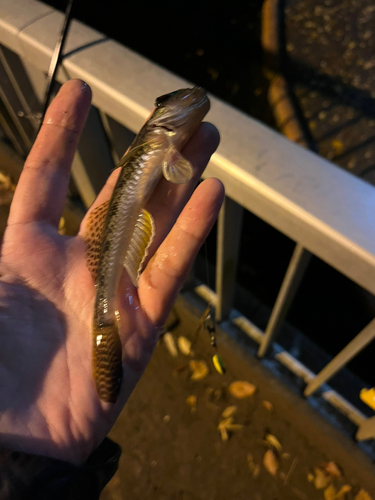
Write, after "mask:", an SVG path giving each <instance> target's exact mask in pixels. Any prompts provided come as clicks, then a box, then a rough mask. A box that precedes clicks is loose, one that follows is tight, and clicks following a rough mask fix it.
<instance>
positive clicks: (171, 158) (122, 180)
mask: <svg viewBox="0 0 375 500" xmlns="http://www.w3.org/2000/svg"><path fill="white" fill-rule="evenodd" d="M209 109H210V101H209V98H208V96H207V94H206V92H205V91H204V89H202V88H201V87H193V88H186V89H180V90H176V91H174V92H171V93H169V94H165V95H162V96H161V97H158V98H157V99H156V102H155V108H154V110H153V112H152V114H151V116H150V118H149V119H148V120H147V121H146V123H145V124H144V125H143V127H142V128H141V130H140V131H139V133H138V134H137V136H136V137H135V139H134V141H133V142H132V144H131V146H130V148H129V149H128V151H127V152H126V153H125V155H124V156H123V157H122V159H121V160H120V163H119V167H121V171H120V174H119V177H118V180H117V183H116V185H115V188H114V190H113V193H112V197H111V199H110V200H109V202H106V203H103V204H102V205H100V206H98V207H97V208H95V209H94V210H93V212H92V213H91V215H90V217H89V219H88V223H87V236H86V264H87V267H88V270H89V272H90V274H91V276H92V278H93V280H94V283H95V287H96V296H95V304H94V312H93V320H92V344H93V346H92V351H93V356H92V372H93V378H94V380H95V384H96V390H97V393H98V396H99V398H100V399H101V400H102V401H104V402H108V403H115V402H116V401H117V399H118V396H119V393H120V390H121V384H122V362H123V361H122V358H123V356H122V345H121V340H120V335H119V321H120V318H119V312H118V311H117V309H116V295H117V291H118V286H119V281H120V277H121V273H122V270H123V268H125V271H126V272H127V273H128V275H129V277H130V279H131V281H132V283H133V285H134V286H135V287H138V282H139V277H140V274H141V272H142V267H143V263H144V261H145V258H146V256H147V252H148V248H149V246H150V244H151V242H152V240H153V238H154V234H155V224H154V221H153V217H152V214H150V213H149V212H148V211H147V210H146V209H145V206H146V203H147V201H148V199H149V198H150V196H151V195H152V193H153V191H154V189H155V187H156V185H157V183H158V182H159V180H160V179H161V178H162V176H164V177H165V179H167V180H168V181H170V182H172V183H175V184H184V183H186V182H189V180H190V179H191V178H192V177H193V174H194V169H193V166H192V165H191V163H190V162H189V161H188V160H187V159H186V158H184V157H183V155H182V154H181V150H182V148H183V147H184V146H185V145H186V144H187V142H188V141H189V139H190V138H191V137H192V136H193V134H194V133H195V132H196V131H197V130H198V128H199V126H200V123H201V122H202V120H203V118H204V117H205V115H206V114H207V113H208V111H209Z"/></svg>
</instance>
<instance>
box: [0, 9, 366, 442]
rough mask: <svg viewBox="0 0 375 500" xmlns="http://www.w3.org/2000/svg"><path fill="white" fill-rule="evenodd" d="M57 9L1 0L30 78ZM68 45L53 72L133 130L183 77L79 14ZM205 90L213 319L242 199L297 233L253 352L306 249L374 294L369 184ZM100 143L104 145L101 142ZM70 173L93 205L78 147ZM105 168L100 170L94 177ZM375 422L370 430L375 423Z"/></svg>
mask: <svg viewBox="0 0 375 500" xmlns="http://www.w3.org/2000/svg"><path fill="white" fill-rule="evenodd" d="M62 17H63V15H62V14H60V13H59V12H57V11H54V10H53V9H51V8H50V7H48V6H46V5H44V4H41V3H39V2H36V1H33V2H31V3H30V1H29V0H3V1H2V2H1V4H0V43H1V44H2V45H4V46H6V47H8V48H10V49H11V50H12V51H14V52H15V53H17V54H18V55H19V56H20V57H21V59H22V61H23V63H24V64H25V67H26V69H28V68H29V70H30V71H29V75H30V78H31V79H34V80H35V71H36V72H39V73H40V74H41V75H43V74H45V73H46V72H47V70H48V66H49V63H50V59H51V56H52V52H53V47H54V43H55V40H56V33H57V32H58V31H59V27H60V26H61V24H62ZM64 54H65V55H64V58H63V61H62V68H61V70H60V71H59V72H58V75H57V79H58V81H60V82H61V83H62V82H64V81H65V80H67V79H69V78H81V79H83V80H85V81H86V82H87V83H88V84H89V85H90V86H91V88H92V90H93V104H94V105H95V106H96V107H97V108H98V109H99V110H100V114H101V115H105V116H108V117H110V118H111V119H112V120H114V121H115V122H118V123H120V124H122V125H123V126H125V127H126V128H127V129H128V130H130V131H133V132H135V131H137V130H139V128H140V127H141V125H142V124H143V122H144V120H145V119H146V118H147V116H148V114H149V110H150V109H151V108H152V107H153V101H154V97H155V95H159V94H160V95H161V94H164V93H166V92H169V91H170V90H171V89H175V88H180V87H184V86H186V85H189V82H186V81H185V80H183V79H181V78H180V77H178V76H176V75H174V74H172V73H171V72H169V71H167V70H166V69H163V68H161V67H159V66H158V65H156V64H154V63H152V62H151V61H149V60H147V59H145V58H144V57H142V56H140V55H138V54H136V53H134V52H133V51H131V50H129V49H127V48H126V47H124V46H122V45H120V44H119V43H116V42H115V41H113V40H108V39H107V38H105V37H104V36H103V35H102V34H100V33H98V32H97V31H95V30H93V29H91V28H89V27H87V26H84V25H83V24H82V23H80V22H77V21H73V22H72V24H71V28H70V32H69V36H68V39H67V43H66V48H65V52H64ZM35 82H36V80H35ZM36 86H38V84H37V83H36ZM36 91H38V90H37V89H36ZM210 98H211V103H212V106H211V111H210V114H209V116H208V119H209V121H211V122H213V123H214V124H215V125H216V126H217V127H218V129H219V131H220V133H221V144H220V146H219V149H218V151H217V153H215V154H214V155H213V157H212V158H211V161H210V163H209V165H208V168H207V169H206V172H205V176H207V177H208V176H214V177H218V178H220V179H221V180H222V182H223V183H224V185H225V188H226V194H227V199H226V203H225V206H224V209H223V211H222V212H221V215H220V218H219V231H218V233H219V239H218V260H217V286H216V292H215V294H214V295H212V292H210V291H207V290H205V289H203V292H202V290H201V292H202V293H201V294H202V295H204V296H207V295H210V294H211V298H212V297H214V300H215V302H216V314H217V319H218V320H222V319H225V318H228V317H229V315H230V313H231V309H232V300H233V290H234V286H235V273H236V262H237V259H238V247H239V242H240V238H241V234H240V231H241V224H240V223H239V220H241V216H242V211H243V210H244V209H246V210H249V211H251V212H253V213H254V214H256V215H257V216H258V217H260V218H262V219H263V220H264V221H266V222H267V223H269V224H271V225H272V226H274V227H275V228H276V229H278V230H279V231H281V232H283V233H284V234H286V235H287V236H288V237H289V238H291V239H293V240H294V241H295V242H296V248H295V251H294V254H293V256H292V259H291V261H290V264H289V267H288V270H287V273H286V275H285V278H284V281H283V284H282V286H281V289H280V292H279V296H278V298H277V300H276V303H275V306H274V309H273V312H272V315H271V318H270V322H269V324H268V326H267V328H266V331H265V333H264V332H258V331H257V334H256V335H255V336H254V335H253V338H255V337H256V340H257V342H258V343H259V344H260V348H259V356H263V355H264V354H265V352H266V350H267V348H268V346H269V345H270V342H272V341H273V339H274V337H275V334H276V333H277V330H278V328H279V326H280V324H281V322H282V320H283V318H284V317H285V314H286V313H287V311H288V308H289V306H290V303H291V302H292V300H293V297H294V294H295V292H296V290H297V288H298V285H299V282H300V281H301V279H302V276H303V273H304V271H305V269H306V267H307V265H308V261H309V257H310V255H311V254H313V255H316V256H317V257H319V258H320V259H322V260H323V261H325V262H327V263H328V264H330V265H331V266H332V267H334V268H335V269H337V270H338V271H340V272H341V273H342V274H344V275H345V276H347V277H348V278H350V279H351V280H353V281H355V282H356V283H357V284H359V285H360V286H362V287H363V288H365V289H366V290H368V291H369V292H371V293H373V294H375V217H374V214H375V190H374V188H373V187H372V186H371V185H369V184H366V183H365V182H363V181H362V180H360V179H358V178H356V177H354V176H352V175H351V174H349V173H347V172H345V171H343V170H341V169H340V168H338V167H336V166H335V165H333V164H332V163H330V162H328V161H326V160H324V159H322V158H321V157H319V156H317V155H315V154H313V153H311V152H309V151H307V150H305V149H303V148H301V147H299V146H297V145H295V144H293V143H291V142H290V141H288V140H287V139H285V138H283V137H282V136H280V135H279V134H277V133H276V132H274V131H272V130H271V129H269V128H268V127H266V126H264V125H262V124H260V123H259V122H257V121H256V120H254V119H252V118H251V117H249V116H247V115H245V114H244V113H242V112H240V111H238V110H236V109H235V108H233V107H231V106H230V105H228V104H225V103H224V102H222V101H220V100H219V99H217V98H215V97H214V96H210ZM95 119H96V120H100V117H99V118H98V117H96V118H93V120H95ZM104 142H105V141H104ZM107 146H108V144H107ZM101 149H102V150H105V145H104V143H103V147H102V148H101ZM102 156H104V157H105V158H104V159H103V158H102V160H101V162H100V164H101V165H102V164H107V165H108V169H109V168H110V167H111V158H110V154H109V153H107V152H105V153H103V155H102ZM93 161H95V159H94V160H93ZM73 175H75V176H76V182H77V184H78V187H79V188H80V190H81V193H82V195H83V198H84V200H85V202H86V204H87V205H89V204H90V202H91V201H92V200H93V198H94V196H95V194H96V192H97V190H98V187H97V186H98V185H99V184H100V182H99V181H97V182H96V184H95V183H93V182H92V179H91V177H90V172H88V169H86V168H85V165H84V160H83V159H82V155H81V157H80V156H79V155H78V157H76V160H75V166H74V167H73ZM104 176H105V173H104V172H103V175H102V177H100V176H99V177H100V179H99V180H101V179H102V178H104ZM94 184H95V185H94ZM246 321H247V323H246V322H242V324H243V325H245V323H246V325H247V326H246V327H244V328H243V329H244V331H246V332H247V333H248V334H249V335H250V336H252V334H251V332H253V333H254V332H255V331H256V327H253V326H252V325H251V322H249V320H246ZM238 323H239V322H238ZM374 337H375V328H374V325H373V323H370V325H369V326H368V327H366V329H365V330H364V331H363V332H361V333H360V334H358V335H357V337H356V338H355V339H354V340H355V341H354V340H353V341H352V342H354V344H355V349H351V348H350V347H349V346H350V345H348V346H347V348H346V352H345V353H339V355H338V356H336V358H334V359H333V360H332V362H331V363H330V364H329V365H327V367H326V368H325V369H324V370H325V371H324V370H323V372H322V373H321V374H318V375H317V376H315V377H312V378H311V377H310V378H309V382H308V385H307V388H306V393H305V394H306V395H310V394H312V392H313V391H315V390H316V389H317V388H318V387H322V384H323V383H324V382H325V381H327V380H328V379H329V378H330V377H331V376H332V375H333V374H334V373H336V372H337V371H338V370H339V369H341V368H342V367H343V366H345V364H346V363H347V362H348V360H350V359H351V358H352V357H353V356H354V355H355V354H356V353H357V352H359V350H361V349H362V348H364V347H365V345H367V343H368V342H369V341H371V340H372V339H373V338H374ZM348 350H349V351H348ZM284 358H285V359H286V357H285V356H284ZM285 363H289V361H285ZM289 364H290V363H289ZM291 369H293V368H291ZM298 370H299V371H300V367H298ZM331 399H332V398H331ZM333 399H334V398H333ZM351 414H353V415H354V414H355V416H354V417H353V418H352V420H354V421H355V422H356V423H357V424H358V425H361V423H362V422H364V421H365V417H364V416H363V415H362V414H361V413H360V412H359V411H357V412H356V411H355V410H354V413H353V412H351ZM367 427H368V422H367ZM371 432H372V433H373V435H374V436H375V423H374V424H373V426H372V427H371V430H370V434H371ZM366 435H368V432H367V434H366Z"/></svg>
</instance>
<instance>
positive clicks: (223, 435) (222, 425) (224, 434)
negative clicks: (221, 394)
mask: <svg viewBox="0 0 375 500" xmlns="http://www.w3.org/2000/svg"><path fill="white" fill-rule="evenodd" d="M228 420H230V421H232V417H231V418H230V419H226V420H222V421H221V422H220V423H219V425H218V426H217V428H218V430H219V432H220V434H221V439H222V440H223V441H228V439H229V436H228V432H227V425H226V421H228Z"/></svg>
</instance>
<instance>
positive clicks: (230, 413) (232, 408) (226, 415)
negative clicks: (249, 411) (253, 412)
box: [221, 405, 237, 418]
mask: <svg viewBox="0 0 375 500" xmlns="http://www.w3.org/2000/svg"><path fill="white" fill-rule="evenodd" d="M236 411H237V406H235V405H233V406H227V407H226V408H225V410H224V411H223V413H222V414H221V416H222V417H223V418H229V417H232V416H233V415H234V414H235V413H236Z"/></svg>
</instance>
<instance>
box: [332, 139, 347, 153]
mask: <svg viewBox="0 0 375 500" xmlns="http://www.w3.org/2000/svg"><path fill="white" fill-rule="evenodd" d="M331 146H332V147H333V149H334V151H335V153H336V154H341V153H342V152H343V151H344V144H343V142H342V141H339V140H338V139H336V140H334V141H332V142H331Z"/></svg>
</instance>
